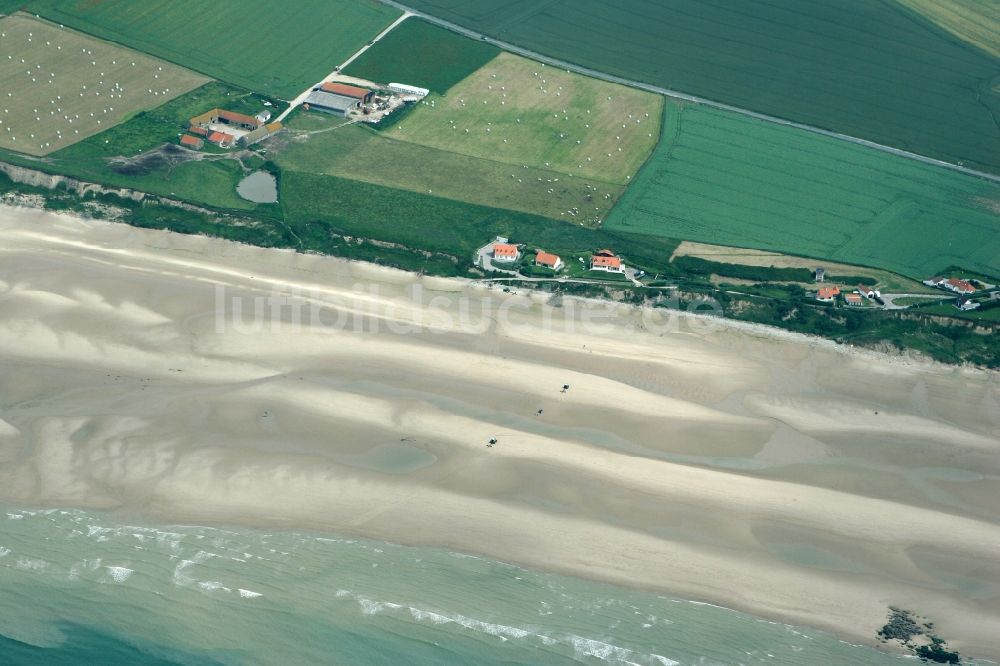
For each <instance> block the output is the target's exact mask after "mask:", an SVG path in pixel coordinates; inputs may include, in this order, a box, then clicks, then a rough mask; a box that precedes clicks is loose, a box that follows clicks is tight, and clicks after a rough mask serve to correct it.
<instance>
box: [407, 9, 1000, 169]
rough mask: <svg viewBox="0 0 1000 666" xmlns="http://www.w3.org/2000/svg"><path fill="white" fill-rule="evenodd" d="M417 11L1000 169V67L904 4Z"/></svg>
mask: <svg viewBox="0 0 1000 666" xmlns="http://www.w3.org/2000/svg"><path fill="white" fill-rule="evenodd" d="M909 1H910V2H922V3H926V4H930V3H936V4H939V3H938V0H909ZM955 2H956V0H950V1H949V2H948V3H946V4H950V5H953V4H954V3H955ZM972 2H974V0H965V2H963V4H965V5H966V6H968V5H970V4H971V3H972ZM982 2H983V3H988V0H982ZM408 4H410V5H411V6H413V7H415V8H417V9H419V10H421V11H425V12H427V13H428V14H431V15H433V16H438V17H441V18H444V19H448V20H450V21H454V22H455V23H458V24H460V25H464V26H466V27H469V28H472V29H475V30H479V31H482V32H484V33H487V34H490V35H492V36H495V37H498V38H500V39H503V40H506V41H508V42H511V43H514V44H517V45H519V46H523V47H526V48H529V49H534V50H537V51H539V52H541V53H544V54H546V55H549V56H554V57H557V58H561V59H563V60H566V61H569V62H574V63H577V64H580V65H584V66H586V67H590V68H593V69H595V70H598V71H602V72H607V73H609V74H614V75H618V76H622V77H626V78H629V79H636V80H640V81H643V82H646V83H651V84H656V85H660V86H664V87H668V88H672V89H675V90H680V91H683V92H686V93H691V94H695V95H700V96H702V97H706V98H709V99H714V100H718V101H720V102H726V103H728V104H732V105H735V106H739V107H744V108H747V109H752V110H754V111H759V112H763V113H767V114H771V115H774V116H778V117H781V118H788V119H791V120H795V121H798V122H802V123H806V124H809V125H814V126H817V127H822V128H825V129H830V130H834V131H837V132H841V133H844V134H848V135H851V136H858V137H862V138H865V139H869V140H872V141H876V142H878V143H884V144H888V145H891V146H895V147H897V148H902V149H905V150H910V151H913V152H916V153H920V154H925V155H929V156H932V157H936V158H939V159H944V160H947V161H950V162H962V163H964V164H965V165H966V166H970V167H974V168H980V169H983V170H988V171H992V172H1000V127H998V126H997V121H996V118H997V117H998V116H1000V89H998V88H997V87H996V81H997V77H998V76H1000V59H998V58H996V57H993V56H990V54H989V53H986V52H984V51H980V50H977V49H975V48H970V47H969V46H968V44H966V43H965V42H964V41H962V40H961V39H959V38H958V37H955V36H954V35H953V34H952V33H951V32H948V31H947V30H945V29H944V28H941V27H939V26H938V25H936V24H934V23H933V22H931V21H930V20H921V19H919V18H918V17H915V16H914V14H913V12H912V10H911V9H910V8H908V7H906V6H904V5H902V4H899V3H898V2H896V1H893V0H881V1H874V0H837V1H836V2H803V1H802V0H745V1H744V2H737V3H734V2H705V1H704V0H662V1H660V2H651V1H650V0H619V1H618V2H607V1H606V0H553V1H551V2H526V1H525V0H410V2H409V3H408ZM993 5H994V6H995V3H993ZM973 20H975V19H973ZM983 27H986V26H983ZM995 34H996V33H994V35H995ZM994 38H995V37H994Z"/></svg>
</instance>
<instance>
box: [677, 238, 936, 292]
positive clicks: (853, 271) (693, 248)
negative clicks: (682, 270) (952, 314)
mask: <svg viewBox="0 0 1000 666" xmlns="http://www.w3.org/2000/svg"><path fill="white" fill-rule="evenodd" d="M678 257H695V258H697V259H704V260H706V261H712V262H717V263H722V264H734V265H738V266H755V267H761V268H779V269H780V268H804V269H808V270H809V271H813V270H815V269H816V268H817V267H819V266H822V267H823V268H824V269H826V272H827V274H828V275H830V276H834V275H860V276H865V277H868V278H871V279H872V280H874V282H873V283H872V284H877V285H878V286H879V288H881V289H882V290H883V291H894V292H907V293H929V294H940V293H941V292H940V290H938V289H935V288H933V287H928V286H927V285H925V284H923V283H922V282H920V281H919V280H912V279H909V278H905V277H903V276H901V275H896V274H895V273H890V272H889V271H882V270H878V269H876V268H868V267H865V266H855V265H852V264H840V263H837V262H830V261H816V260H815V259H809V258H806V257H796V256H794V255H790V254H781V253H780V252H770V251H767V250H755V249H751V248H742V247H726V246H724V245H711V244H708V243H696V242H694V241H683V242H682V243H681V244H680V245H678V246H677V249H676V250H674V254H673V256H671V257H670V260H671V261H673V260H674V259H676V258H678ZM828 279H829V278H828ZM810 282H811V280H810Z"/></svg>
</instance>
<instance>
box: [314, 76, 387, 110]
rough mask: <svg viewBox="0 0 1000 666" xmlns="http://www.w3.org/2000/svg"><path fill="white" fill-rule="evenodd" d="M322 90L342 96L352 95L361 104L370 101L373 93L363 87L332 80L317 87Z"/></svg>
mask: <svg viewBox="0 0 1000 666" xmlns="http://www.w3.org/2000/svg"><path fill="white" fill-rule="evenodd" d="M319 89H320V90H322V91H323V92H328V93H333V94H334V95H343V96H344V97H352V98H354V99H356V100H360V102H361V103H362V104H367V103H368V102H370V101H371V99H372V95H374V94H375V93H374V92H372V91H371V90H366V89H365V88H359V87H358V86H349V85H347V84H346V83H336V82H334V81H329V82H327V83H324V84H323V85H321V86H320V87H319Z"/></svg>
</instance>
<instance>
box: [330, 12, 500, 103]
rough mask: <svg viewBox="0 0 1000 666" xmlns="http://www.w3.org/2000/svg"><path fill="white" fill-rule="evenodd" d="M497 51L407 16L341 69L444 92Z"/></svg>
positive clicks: (372, 78) (368, 76) (367, 76)
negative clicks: (375, 43) (345, 67)
mask: <svg viewBox="0 0 1000 666" xmlns="http://www.w3.org/2000/svg"><path fill="white" fill-rule="evenodd" d="M499 54H500V49H499V48H497V47H496V46H493V45H491V44H487V43H485V42H481V41H476V40H474V39H469V38H467V37H462V36H461V35H458V34H457V33H454V32H452V31H451V30H445V29H444V28H439V27H438V26H436V25H434V24H432V23H428V22H426V21H423V20H421V19H416V18H408V19H406V20H405V21H403V22H402V23H400V24H399V25H398V26H396V27H395V28H393V30H392V32H390V33H389V34H388V35H386V36H385V37H383V38H382V39H381V40H379V42H378V44H377V45H376V46H374V47H372V48H370V49H368V50H367V51H365V52H364V53H362V54H361V56H360V57H359V58H358V59H357V60H355V61H354V62H352V63H351V64H350V65H348V67H347V69H346V70H344V72H345V73H346V74H350V75H351V76H357V77H359V78H362V79H367V80H369V81H374V82H376V83H381V84H383V85H384V84H387V83H391V82H396V83H407V84H409V85H413V86H419V87H421V88H427V89H428V90H430V91H432V92H436V93H445V92H447V91H448V89H449V88H451V87H452V86H453V85H455V84H456V83H458V82H459V81H461V80H462V79H464V78H465V77H467V76H469V75H470V74H472V73H473V72H475V71H476V70H477V69H479V68H480V67H482V66H483V65H485V64H486V63H488V62H489V61H490V60H492V59H493V58H495V57H497V56H498V55H499Z"/></svg>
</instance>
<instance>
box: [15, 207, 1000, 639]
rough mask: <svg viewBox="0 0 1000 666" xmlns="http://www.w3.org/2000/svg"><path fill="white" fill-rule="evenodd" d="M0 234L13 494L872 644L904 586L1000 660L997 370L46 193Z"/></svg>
mask: <svg viewBox="0 0 1000 666" xmlns="http://www.w3.org/2000/svg"><path fill="white" fill-rule="evenodd" d="M0 237H2V238H3V241H2V242H0V500H2V501H4V502H10V503H14V504H18V505H23V506H79V507H84V508H93V509H101V510H111V511H115V512H119V513H120V514H122V515H125V516H128V515H141V516H144V517H149V518H152V519H155V520H159V521H165V522H171V521H172V522H186V523H196V524H241V525H250V526H258V527H269V528H270V527H273V528H281V527H290V528H291V527H295V528H300V527H301V528H308V529H318V530H329V531H333V532H336V533H340V534H348V535H359V536H365V537H371V538H375V539H381V540H386V541H392V542H397V543H404V544H414V545H428V546H440V547H444V548H449V549H454V550H458V551H463V552H468V553H473V554H482V555H486V556H489V557H492V558H496V559H500V560H504V561H508V562H513V563H517V564H521V565H524V566H526V567H530V568H536V569H543V570H552V571H559V572H564V573H570V574H575V575H579V576H584V577H587V578H593V579H597V580H602V581H608V582H612V583H617V584H624V585H629V586H633V587H640V588H643V589H648V590H657V591H662V592H664V593H669V594H671V595H675V596H679V597H683V598H688V599H694V600H699V601H705V602H709V603H713V604H718V605H722V606H726V607H731V608H737V609H740V610H744V611H747V612H750V613H753V614H756V615H759V616H762V617H766V618H769V619H773V620H777V621H784V622H791V623H796V624H805V625H811V626H817V627H821V628H824V629H827V630H830V631H833V632H835V633H837V634H838V635H839V636H841V637H843V638H844V639H845V640H849V641H853V642H863V643H874V639H875V631H876V630H877V629H878V627H880V626H881V625H882V624H883V623H884V621H885V617H886V610H887V607H888V606H889V605H895V606H900V607H903V608H907V609H909V610H911V611H913V612H915V613H918V614H919V615H922V616H926V617H927V618H929V619H931V620H932V621H933V622H935V624H936V630H937V631H938V633H939V634H940V635H941V636H942V637H944V638H946V639H947V640H948V641H949V644H950V645H951V646H953V647H954V648H956V649H959V650H960V651H962V652H963V654H968V655H970V656H976V657H987V658H992V659H1000V635H998V634H997V632H996V631H995V629H996V627H997V626H1000V525H998V519H1000V504H998V501H997V497H1000V455H998V453H1000V375H998V374H997V373H991V372H985V371H980V370H975V369H969V368H956V367H947V366H943V365H938V364H933V363H927V362H922V361H918V360H914V359H910V358H905V357H899V358H892V357H883V356H879V355H876V354H872V353H866V352H855V351H853V350H850V349H847V348H842V347H837V346H835V345H833V344H831V343H827V342H824V341H821V340H815V339H808V338H805V337H800V336H795V335H791V334H787V333H781V332H775V333H774V334H770V333H768V332H767V331H766V330H764V329H762V328H760V327H746V326H734V325H729V324H727V323H725V322H721V321H718V320H713V319H708V318H704V317H701V318H695V317H688V316H685V317H682V316H679V315H671V316H667V314H666V313H654V312H651V311H643V310H637V309H634V308H630V307H625V306H619V305H610V304H598V303H592V302H585V301H578V300H573V299H568V298H567V299H562V298H553V297H551V296H549V295H546V294H533V293H527V292H522V293H503V292H502V291H500V290H498V289H488V288H486V287H484V286H482V285H474V284H470V283H468V282H463V281H458V280H445V279H440V278H426V277H423V278H422V277H420V276H416V275H412V274H407V273H402V272H399V271H394V270H389V269H384V268H379V267H376V266H372V265H366V264H359V263H351V262H346V261H343V260H338V259H333V258H328V257H318V256H312V255H301V254H295V253H293V252H289V251H278V250H264V249H259V248H252V247H247V246H241V245H237V244H233V243H228V242H224V241H219V240H213V239H207V238H201V237H190V236H181V235H177V234H172V233H168V232H161V231H148V230H141V229H135V228H132V227H128V226H125V225H118V224H111V223H105V222H99V221H85V220H80V219H77V218H73V217H69V216H58V215H54V214H50V213H44V212H40V211H35V210H28V209H15V208H4V207H0ZM255 299H257V300H256V301H255ZM255 309H256V314H254V313H255ZM566 385H568V386H569V388H568V389H565V390H564V389H563V387H564V386H566ZM491 439H495V440H496V444H495V445H493V446H487V444H488V443H489V441H490V440H491Z"/></svg>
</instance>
